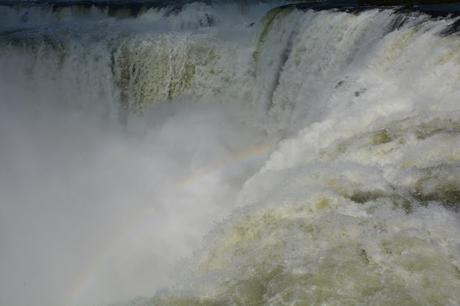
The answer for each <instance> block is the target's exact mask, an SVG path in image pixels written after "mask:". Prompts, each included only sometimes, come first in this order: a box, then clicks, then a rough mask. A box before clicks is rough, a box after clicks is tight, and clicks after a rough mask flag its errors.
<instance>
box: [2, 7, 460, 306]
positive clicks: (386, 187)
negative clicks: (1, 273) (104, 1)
mask: <svg viewBox="0 0 460 306" xmlns="http://www.w3.org/2000/svg"><path fill="white" fill-rule="evenodd" d="M280 4H282V3H278V4H277V3H274V2H266V3H265V2H264V3H257V4H255V3H253V4H251V3H249V2H248V3H243V4H241V3H239V2H235V3H230V4H228V3H223V2H209V3H201V2H200V3H199V2H193V3H183V4H181V5H180V6H174V7H171V6H158V7H154V6H153V5H152V6H149V7H146V6H142V7H137V6H133V7H130V8H123V9H125V10H127V11H125V12H124V13H122V9H121V8H120V9H117V10H116V13H115V11H113V10H112V12H110V9H108V8H104V7H102V6H84V7H81V6H62V7H52V8H50V7H47V6H37V7H35V6H31V7H29V8H27V9H24V8H14V7H10V6H3V7H2V6H0V11H1V12H5V16H7V18H5V21H2V22H3V24H2V26H1V27H0V66H1V67H2V69H1V70H0V88H1V89H2V90H3V92H4V98H2V100H1V101H0V102H1V103H2V106H1V107H2V108H1V109H0V110H5V113H8V114H10V113H11V114H13V115H11V116H9V117H6V116H5V120H6V119H8V118H16V117H14V116H18V118H25V119H21V120H24V121H18V122H25V123H24V124H26V126H27V124H29V123H27V122H28V120H30V119H31V118H33V120H38V121H39V120H41V119H36V117H37V114H40V115H39V116H38V117H39V118H48V117H49V113H50V112H51V113H52V114H55V113H56V112H57V113H58V114H65V118H68V117H67V116H68V114H72V116H71V117H69V118H74V117H73V116H76V115H75V114H78V118H85V119H84V120H89V119H88V118H92V119H91V122H93V121H95V122H98V123H97V124H98V125H97V126H98V128H97V131H98V132H97V134H96V135H99V137H96V138H97V139H98V140H97V141H94V143H93V142H90V145H88V144H87V142H88V140H87V139H86V137H87V136H85V137H84V138H81V140H80V142H81V143H83V144H84V145H85V146H86V145H88V146H89V147H90V148H91V150H95V151H96V152H97V154H100V156H102V157H100V160H99V163H102V164H104V165H106V166H107V167H109V168H110V167H115V168H116V169H117V170H114V171H115V172H114V174H110V175H106V174H105V171H107V170H105V169H99V168H100V167H99V168H98V170H97V171H95V170H93V169H89V168H88V169H87V168H84V169H86V170H81V173H80V172H78V171H80V170H76V171H77V173H79V176H78V179H75V178H73V177H71V178H69V180H70V182H72V183H73V184H74V185H73V186H77V187H78V188H77V187H71V188H70V191H69V192H70V194H78V195H75V196H74V197H75V198H76V199H78V201H76V202H72V203H73V204H72V206H71V207H73V208H72V209H75V210H77V211H78V209H77V208H78V207H80V206H81V207H83V206H84V207H85V208H84V210H83V211H84V212H85V213H84V214H82V216H86V215H87V214H90V213H91V212H92V211H93V210H95V209H96V208H94V207H88V206H85V205H87V204H88V203H97V205H100V206H97V205H96V206H97V207H99V208H97V211H98V213H101V214H102V215H104V214H105V212H107V215H109V216H111V218H112V219H113V220H118V221H117V222H119V223H120V224H121V223H123V222H121V221H120V220H122V217H120V218H119V219H117V218H116V217H115V216H117V217H118V216H124V215H128V216H129V218H131V219H130V220H131V221H129V222H130V224H129V226H127V225H126V224H124V223H123V224H124V226H125V227H123V230H119V229H120V228H122V226H121V225H120V224H119V223H116V222H115V221H114V223H113V224H112V223H110V224H109V225H107V226H106V227H104V229H105V230H106V231H107V232H111V231H113V230H115V229H116V230H119V231H120V234H119V235H117V236H116V237H115V238H116V239H115V238H114V241H115V242H111V243H110V244H109V246H107V247H104V249H103V250H99V249H98V250H99V251H98V252H96V251H94V252H93V251H91V250H92V248H95V247H94V245H95V244H97V243H99V241H101V240H104V238H103V237H99V238H97V237H95V238H91V239H93V240H91V239H89V238H88V239H89V240H87V241H88V243H86V244H84V247H85V248H88V252H86V253H83V255H82V256H83V257H84V259H81V261H77V263H78V264H77V265H76V266H75V270H76V271H77V272H75V271H74V272H75V273H78V271H81V270H83V269H84V268H83V267H88V266H90V267H91V268H90V269H87V270H88V271H89V272H85V273H84V277H82V278H81V279H78V280H75V279H73V278H72V277H70V276H69V279H68V280H66V281H67V283H66V285H64V284H63V285H61V286H62V287H59V286H57V285H55V286H57V287H56V288H59V290H61V291H62V292H67V293H68V296H67V295H66V296H65V297H56V298H55V299H54V300H53V298H54V297H53V295H52V294H49V296H50V298H49V301H51V302H48V305H94V304H97V305H100V304H104V303H105V304H109V303H114V302H117V301H123V300H125V301H126V300H128V301H130V302H121V303H120V304H116V305H304V304H311V305H323V304H324V305H326V304H327V305H458V304H459V303H460V222H459V221H460V219H459V207H460V206H459V205H460V104H459V99H460V38H459V36H458V23H459V19H458V17H453V16H447V17H446V16H444V17H440V16H434V15H429V14H427V13H423V12H420V11H415V10H414V11H407V10H401V9H397V8H385V9H383V8H367V9H323V8H320V9H318V8H316V9H311V6H307V5H288V6H280ZM82 10H84V12H82ZM21 89H27V91H24V90H21ZM24 113H26V114H27V115H24ZM120 117H123V118H124V119H123V120H122V121H123V124H124V125H125V127H124V129H122V130H123V131H125V129H127V130H128V133H127V134H128V135H125V134H123V136H120V135H119V134H118V133H119V132H120V131H119V130H118V129H117V126H118V123H117V121H118V120H119V118H120ZM101 118H102V119H103V120H101ZM79 120H80V119H79ZM10 121H14V120H12V119H8V120H6V121H5V122H6V123H3V125H0V127H3V128H6V127H9V125H8V124H9V123H8V122H10ZM101 121H102V122H105V123H104V124H103V126H104V127H103V128H101V130H102V132H100V131H99V129H100V128H99V124H100V122H101ZM33 122H35V121H33ZM53 122H54V121H53ZM71 122H73V123H72V125H71V127H72V130H73V128H74V126H76V127H78V128H77V130H80V129H81V128H82V127H81V125H82V124H81V123H80V121H78V120H76V121H75V120H74V121H72V120H71ZM85 122H86V121H85ZM93 125H94V126H95V124H94V123H89V124H88V125H87V126H85V127H84V130H83V132H82V133H83V135H87V134H88V132H87V129H89V130H90V131H91V130H92V129H93ZM12 126H13V127H14V128H16V124H12ZM40 126H41V125H40ZM61 126H62V122H61V121H57V122H56V123H53V125H52V129H55V128H56V127H61ZM107 127H109V128H107ZM18 129H19V128H18ZM66 129H71V128H70V127H67V128H66ZM94 129H96V128H94ZM107 129H108V130H110V131H111V132H110V133H112V132H113V131H112V130H116V131H117V132H115V133H114V134H115V135H112V134H107V132H106V130H107ZM13 130H14V129H13ZM5 131H6V130H5ZM47 131H48V130H47ZM3 133H4V134H5V135H10V134H8V132H3ZM37 133H38V132H37ZM69 133H70V132H69ZM75 133H76V132H75ZM122 133H126V131H125V132H122ZM80 134H81V133H80V132H78V135H80ZM1 135H2V133H0V136H1ZM11 135H13V134H11ZM53 135H54V134H53ZM65 135H66V137H68V136H67V134H65ZM71 135H73V132H72V133H71ZM56 137H57V138H59V137H60V136H59V137H58V136H56ZM104 137H107V139H108V140H107V139H104ZM119 137H120V138H119ZM7 138H8V137H7ZM10 138H11V139H14V137H13V136H10V137H9V138H8V139H10ZM59 139H60V138H59ZM66 139H67V138H66ZM76 139H77V140H78V139H80V138H78V137H76ZM83 139H85V140H83ZM102 139H104V140H102ZM9 141H10V142H7V144H10V147H11V148H12V149H10V151H8V152H9V155H8V156H10V157H9V158H10V159H8V161H9V164H12V165H16V164H19V161H20V159H19V158H21V157H20V156H19V157H15V156H14V155H15V154H14V152H16V151H15V150H16V148H21V146H19V145H18V144H17V143H16V142H15V141H13V140H9ZM99 141H100V143H99ZM108 141H110V145H109V146H108V147H109V148H110V149H103V148H105V147H106V146H107V144H106V142H108ZM114 143H115V144H116V145H114ZM103 144H104V145H103ZM58 147H59V146H58ZM26 148H28V147H27V146H26ZM40 148H41V146H40ZM73 148H74V146H73V144H72V146H70V144H69V148H67V147H65V148H64V149H62V152H61V153H59V152H57V153H56V154H57V156H61V154H62V155H64V154H69V155H68V156H70V157H69V158H71V160H72V161H73V162H74V163H75V165H76V166H75V168H76V169H80V166H82V165H83V166H85V165H86V164H84V163H82V162H81V161H80V156H78V158H76V157H75V160H74V159H72V158H73V157H72V156H76V155H75V153H73ZM112 148H113V150H114V153H108V152H107V151H109V152H112V151H111V150H112ZM33 149H34V150H32V151H31V152H36V151H38V154H39V155H38V156H39V157H34V158H37V160H38V161H41V160H42V159H43V160H46V161H47V162H48V157H46V158H45V157H43V158H41V157H40V156H41V155H43V156H45V155H46V154H45V153H46V152H48V151H47V149H43V152H45V153H43V152H42V151H41V150H38V149H37V150H35V146H34V147H33ZM18 150H19V149H18ZM101 150H102V153H101ZM8 152H7V153H8ZM21 152H22V151H21ZM53 152H54V150H53ZM91 152H93V151H91ZM31 154H32V153H31ZM34 154H35V153H34ZM40 154H41V155H40ZM34 156H35V155H34ZM90 156H92V155H90ZM106 156H109V157H108V158H109V159H108V160H107V161H104V160H105V159H104V157H106ZM16 158H17V159H16ZM82 158H83V159H84V158H86V157H82ZM6 160H7V159H5V160H2V159H1V158H0V162H4V161H6ZM85 160H86V159H85ZM57 162H59V159H58V161H57ZM32 164H33V165H32V166H33V169H35V168H37V167H38V166H36V164H34V163H32ZM52 165H54V161H53V163H52ZM95 165H99V164H95ZM32 166H30V167H32ZM25 167H26V166H25ZM119 167H121V169H122V170H119ZM10 168H11V169H10ZM6 169H9V171H10V172H8V173H12V174H11V175H12V176H13V177H19V178H20V177H21V173H22V172H21V171H25V170H24V169H22V168H20V167H17V168H15V167H13V166H8V167H6ZM27 169H28V168H27ZM38 169H41V168H40V167H38ZM72 169H73V168H72ZM55 171H56V173H57V174H56V175H57V177H59V175H60V174H61V171H62V170H61V169H60V168H56V170H55ZM62 172H63V171H62ZM100 173H102V174H100ZM89 174H91V176H90V175H89ZM113 175H115V176H116V177H117V180H113V179H112V177H113ZM93 176H95V177H100V179H101V180H107V182H106V184H107V185H106V186H107V189H104V190H105V191H106V193H108V194H110V193H111V192H113V195H111V196H108V195H107V194H106V193H104V194H103V195H100V194H99V193H95V194H96V195H91V194H90V195H89V196H88V198H86V197H81V195H80V194H79V193H78V191H85V190H87V188H88V186H86V185H82V186H84V188H83V187H81V186H80V185H79V184H83V183H82V181H83V182H85V178H86V179H89V178H92V177H93ZM43 177H45V181H46V175H45V174H43ZM109 177H110V178H109ZM0 178H1V174H0ZM74 179H75V180H74ZM92 180H93V179H91V181H92ZM4 181H5V182H7V181H8V180H7V179H6V176H5V179H4ZM0 182H2V180H0ZM53 184H57V183H56V182H55V181H53ZM53 184H51V185H53ZM40 186H42V187H43V188H44V191H43V190H42V191H41V192H42V193H43V194H42V195H40V194H39V199H40V200H42V201H51V202H53V201H54V200H55V197H54V195H53V194H52V193H51V192H50V193H49V194H48V193H47V190H48V189H50V187H47V186H48V185H47V184H44V185H40ZM53 186H54V185H53ZM58 186H61V185H59V184H58ZM120 186H123V187H122V188H121V189H120V190H123V192H121V191H119V189H118V188H119V187H120ZM139 186H143V187H139ZM145 186H147V187H145ZM80 187H81V188H80ZM2 188H3V187H0V191H2V192H3V194H4V195H6V198H5V199H8V201H9V202H11V203H12V204H11V207H13V204H15V203H16V206H17V205H19V204H18V203H21V204H22V202H21V201H22V200H21V199H22V198H21V197H18V196H17V195H16V192H14V189H8V190H7V189H6V187H5V189H4V190H3V189H2ZM91 190H92V189H91ZM0 194H2V193H0ZM41 197H43V198H41ZM117 197H121V198H123V199H124V200H123V201H121V200H120V202H118V200H114V199H115V198H117ZM64 198H65V197H64ZM0 199H1V196H0ZM95 199H96V200H95ZM28 201H31V202H33V201H34V200H31V199H28ZM111 201H114V202H115V203H118V204H113V203H109V202H111ZM82 203H84V204H82ZM125 203H130V205H127V204H125ZM63 205H64V206H65V205H66V204H63ZM117 205H118V206H117ZM16 206H15V207H16ZM25 206H27V205H25ZM9 207H10V206H5V208H4V210H3V211H5V212H6V213H5V217H4V216H3V215H1V216H0V222H1V221H2V220H3V219H5V220H6V215H8V214H9V211H10V210H11V211H15V210H14V209H13V208H9ZM27 207H28V206H27ZM69 207H70V206H69ZM113 207H115V208H113ZM15 209H16V208H15ZM17 209H19V208H17ZM67 209H69V208H67ZM19 211H20V212H21V210H20V209H19ZM25 211H27V210H26V209H25ZM0 212H1V210H0ZM131 213H132V214H131ZM2 214H3V213H2ZM16 214H19V213H16ZM63 214H64V217H63V218H64V220H65V218H66V214H65V213H63ZM67 217H68V218H71V216H68V215H67ZM43 218H44V219H43V220H45V221H46V220H48V219H47V218H48V217H46V214H45V217H43ZM111 218H109V219H110V220H112V219H111ZM103 219H104V218H102V217H101V218H100V219H95V221H94V224H92V226H95V227H94V228H97V224H98V222H102V221H101V220H103ZM12 220H14V219H12ZM36 222H39V221H36ZM8 224H9V225H6V229H7V232H6V233H7V234H6V235H5V238H3V236H1V235H0V244H2V243H3V242H2V239H5V241H7V240H8V241H10V240H14V239H15V231H16V230H17V228H16V227H15V225H14V222H9V223H8ZM90 225H91V224H90ZM61 226H63V225H61ZM63 228H66V227H65V226H63ZM88 231H89V232H88V233H89V234H91V233H93V232H95V230H94V229H92V230H88ZM70 232H72V233H73V231H69V233H70ZM108 235H109V236H110V237H112V236H111V235H110V234H108ZM77 236H78V235H77ZM120 237H121V238H120ZM56 239H57V240H56V241H60V240H59V239H60V238H56ZM98 239H99V240H98ZM50 243H51V242H50ZM28 245H29V244H26V243H24V246H23V247H24V249H25V250H30V249H29V248H28ZM130 245H131V246H130ZM130 247H131V248H132V250H127V249H129V248H130ZM11 252H13V251H11ZM42 252H44V251H43V250H42ZM101 253H102V254H104V255H100V254H101ZM8 254H9V256H10V257H11V259H10V261H11V263H12V265H13V266H14V263H15V261H14V256H13V255H14V254H13V253H11V254H10V253H8ZM45 254H46V252H45ZM63 256H64V255H63ZM85 256H86V257H85ZM96 257H97V258H98V259H97V260H94V258H96ZM69 258H73V257H69ZM183 258H188V259H187V260H186V261H184V260H183ZM40 260H41V261H40V262H39V264H40V265H42V267H53V264H51V263H50V262H49V261H47V260H46V259H40ZM62 260H63V262H64V263H67V261H66V257H65V256H64V257H63V259H62ZM72 260H73V259H69V261H70V262H71V261H72ZM93 262H97V264H93ZM125 265H126V267H125ZM120 266H121V267H120ZM114 270H115V271H117V272H114ZM139 271H147V272H146V273H141V272H139ZM22 273H26V272H22ZM55 273H56V275H60V274H59V272H55ZM156 273H157V275H155V274H156ZM139 274H140V275H142V277H139V278H137V277H136V276H137V275H139ZM23 275H24V274H20V276H19V278H21V277H23ZM127 280H129V282H130V285H126V282H127ZM3 283H6V281H4V280H2V282H0V284H3ZM13 283H14V282H13ZM14 284H16V285H11V287H10V288H14V289H16V287H14V286H18V283H17V282H16V283H14ZM76 284H77V285H76ZM43 286H45V285H43ZM1 287H2V286H0V288H1ZM43 288H48V287H46V286H45V287H43ZM54 288H55V287H53V285H50V287H49V288H48V289H49V290H50V291H51V292H52V291H53V290H55V289H54ZM10 291H11V292H13V293H12V294H11V293H9V294H8V295H6V294H5V296H8V298H5V303H7V302H8V303H10V304H11V303H13V301H16V300H15V298H17V297H16V292H17V291H15V290H13V289H11V290H10ZM0 295H2V290H1V289H0ZM31 296H33V295H31ZM69 296H70V298H69ZM135 296H147V298H137V299H133V298H134V297H135ZM64 300H65V303H66V304H64V302H63V301H64ZM24 301H26V300H24ZM20 303H23V304H20ZM53 303H54V304H53ZM0 304H2V300H1V297H0ZM17 304H18V305H26V304H27V301H26V302H18V303H17Z"/></svg>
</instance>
